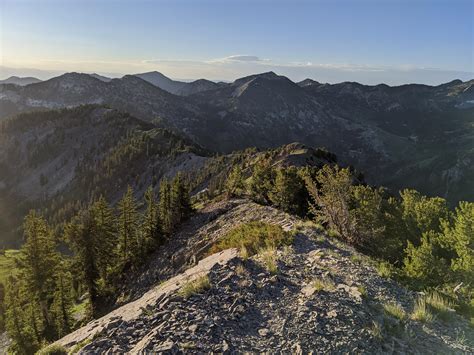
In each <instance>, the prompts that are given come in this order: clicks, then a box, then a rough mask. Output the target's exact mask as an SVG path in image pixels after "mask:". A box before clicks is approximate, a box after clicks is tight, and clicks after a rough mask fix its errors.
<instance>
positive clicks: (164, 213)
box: [158, 179, 173, 236]
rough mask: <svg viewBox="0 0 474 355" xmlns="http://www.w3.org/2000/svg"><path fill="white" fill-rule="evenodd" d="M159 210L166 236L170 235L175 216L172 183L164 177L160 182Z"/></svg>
mask: <svg viewBox="0 0 474 355" xmlns="http://www.w3.org/2000/svg"><path fill="white" fill-rule="evenodd" d="M158 210H159V211H158V212H159V216H160V221H161V227H162V231H163V233H164V234H165V235H166V236H169V235H170V234H171V232H172V231H173V218H172V211H171V184H170V183H169V181H168V180H166V179H163V180H161V182H160V201H159V204H158Z"/></svg>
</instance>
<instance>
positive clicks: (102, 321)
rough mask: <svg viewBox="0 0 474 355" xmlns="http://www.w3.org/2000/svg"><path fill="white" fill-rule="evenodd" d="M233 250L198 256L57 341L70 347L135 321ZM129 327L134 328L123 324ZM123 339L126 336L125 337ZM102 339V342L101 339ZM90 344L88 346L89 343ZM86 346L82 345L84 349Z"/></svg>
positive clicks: (225, 259)
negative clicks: (192, 264) (189, 264)
mask: <svg viewBox="0 0 474 355" xmlns="http://www.w3.org/2000/svg"><path fill="white" fill-rule="evenodd" d="M237 255H238V254H237V250H235V249H228V250H224V251H222V252H220V253H217V254H214V255H211V256H209V257H207V258H205V259H203V260H201V261H200V262H199V263H198V264H197V265H196V266H195V267H192V268H190V269H188V270H186V271H185V272H184V273H182V274H180V275H178V276H176V277H173V278H171V279H169V280H168V281H167V282H165V283H163V284H162V285H159V286H157V287H154V288H152V289H151V290H150V291H148V292H147V293H145V294H144V295H143V296H142V297H140V298H139V299H137V300H135V301H133V302H130V303H128V304H126V305H124V306H122V307H119V308H117V309H116V310H114V311H113V312H110V313H109V314H107V315H105V316H104V317H101V318H99V319H96V320H94V321H92V322H90V323H89V324H87V325H86V326H84V327H82V328H80V329H78V330H76V331H74V332H72V333H70V334H68V335H67V336H65V337H64V338H62V339H60V340H58V341H57V343H58V344H61V345H63V346H66V347H72V346H74V345H76V344H78V343H81V342H84V341H85V340H87V339H91V340H92V339H93V338H94V337H96V336H97V335H98V334H101V333H104V332H105V333H107V334H108V333H109V332H111V331H114V333H115V332H116V331H117V329H120V328H121V326H122V325H124V324H135V323H136V322H140V318H141V317H142V315H143V314H144V313H147V310H148V309H151V308H153V309H161V308H165V307H166V305H167V304H168V303H169V301H170V296H171V295H173V294H175V293H176V291H177V290H178V289H179V288H180V287H181V286H182V285H183V284H186V283H188V282H192V281H193V280H195V279H197V278H198V277H200V276H202V275H207V274H208V273H209V271H210V270H211V269H212V268H214V267H215V266H216V265H218V264H225V263H228V262H229V261H230V260H232V259H233V258H236V257H237ZM126 329H128V330H133V329H134V328H133V327H132V328H126ZM125 339H128V338H127V337H126V338H125ZM101 343H104V342H101ZM89 347H91V346H89ZM86 350H87V349H83V351H86Z"/></svg>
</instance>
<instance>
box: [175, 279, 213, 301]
mask: <svg viewBox="0 0 474 355" xmlns="http://www.w3.org/2000/svg"><path fill="white" fill-rule="evenodd" d="M210 288H211V281H210V280H209V276H207V275H204V276H201V277H198V278H197V279H195V280H193V281H190V282H188V283H186V284H184V285H183V287H181V289H180V290H179V294H180V295H181V296H182V297H184V298H188V297H191V296H192V295H194V294H197V293H201V292H203V291H205V290H208V289H210Z"/></svg>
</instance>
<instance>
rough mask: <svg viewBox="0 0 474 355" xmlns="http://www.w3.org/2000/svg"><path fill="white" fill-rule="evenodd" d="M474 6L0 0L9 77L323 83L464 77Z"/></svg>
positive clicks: (472, 47) (468, 73) (450, 2)
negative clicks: (68, 74) (260, 78)
mask: <svg viewBox="0 0 474 355" xmlns="http://www.w3.org/2000/svg"><path fill="white" fill-rule="evenodd" d="M473 3H474V1H472V0H465V1H463V0H445V1H439V0H438V1H437V0H430V1H427V0H423V1H422V0H406V1H394V0H392V1H389V0H378V1H366V0H360V1H356V0H351V1H347V0H346V1H343V0H339V1H338V0H332V1H302V0H293V1H290V0H287V1H282V0H280V1H269V0H266V1H265V0H254V1H246V0H245V1H244V0H231V1H226V0H220V1H217V0H212V1H211V0H207V1H204V0H174V1H172V0H166V1H165V0H162V1H160V0H157V1H140V0H134V1H132V0H130V1H119V0H95V1H92V0H62V1H59V0H55V1H53V0H35V1H27V0H0V11H1V18H0V20H1V27H0V29H1V34H0V40H1V42H0V50H1V55H0V61H1V62H0V65H1V68H0V76H7V75H10V74H19V75H33V74H34V75H36V76H40V77H43V78H45V77H48V76H51V75H55V74H57V73H60V72H64V71H84V72H99V73H103V74H108V75H112V76H119V75H122V74H125V73H136V72H145V71H151V70H158V71H161V72H163V73H164V74H165V75H168V76H170V77H174V78H185V79H194V78H200V77H206V78H210V79H224V80H233V79H235V78H236V77H239V76H243V75H247V74H251V73H255V72H263V71H267V70H273V71H275V72H277V73H279V74H283V75H287V76H289V77H290V78H292V79H293V80H301V79H303V78H306V77H312V78H313V79H316V80H320V81H324V82H339V81H345V80H356V81H360V82H364V83H370V84H374V83H379V82H386V83H389V84H401V83H406V82H424V83H430V84H436V83H440V82H444V81H448V80H451V79H454V78H461V79H464V80H466V79H470V78H474V74H473V72H474V63H473V61H474V59H473V58H474V54H473V51H474V35H473V26H474V24H473V23H474V13H473V11H474V10H473ZM28 68H29V69H31V70H28ZM33 69H34V70H33Z"/></svg>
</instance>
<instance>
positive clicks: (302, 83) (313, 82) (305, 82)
mask: <svg viewBox="0 0 474 355" xmlns="http://www.w3.org/2000/svg"><path fill="white" fill-rule="evenodd" d="M297 84H298V85H299V86H301V87H305V86H310V85H321V83H320V82H319V81H316V80H313V79H310V78H306V79H304V80H302V81H300V82H298V83H297Z"/></svg>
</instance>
